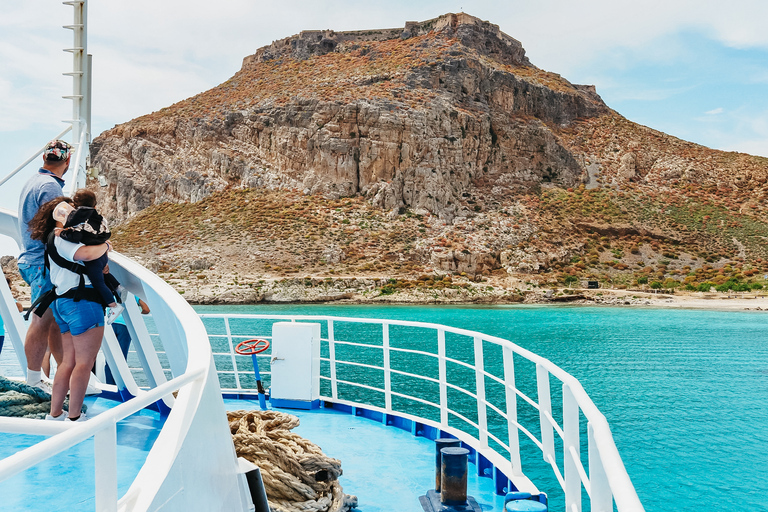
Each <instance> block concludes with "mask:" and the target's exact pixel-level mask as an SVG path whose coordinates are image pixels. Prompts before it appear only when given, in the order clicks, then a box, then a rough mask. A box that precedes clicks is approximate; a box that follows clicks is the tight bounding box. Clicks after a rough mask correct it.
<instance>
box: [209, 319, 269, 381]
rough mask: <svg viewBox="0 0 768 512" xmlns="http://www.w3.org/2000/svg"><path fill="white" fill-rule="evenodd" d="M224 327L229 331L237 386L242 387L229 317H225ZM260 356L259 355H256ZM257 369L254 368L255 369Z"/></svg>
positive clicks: (230, 349)
mask: <svg viewBox="0 0 768 512" xmlns="http://www.w3.org/2000/svg"><path fill="white" fill-rule="evenodd" d="M224 328H225V329H226V332H227V343H229V355H230V357H231V358H232V369H233V370H234V371H235V387H236V388H237V389H242V386H240V374H239V373H238V371H237V356H236V355H235V344H234V342H233V341H232V329H231V328H230V327H229V317H226V316H225V317H224ZM256 357H258V356H256ZM213 363H214V365H215V364H216V358H215V357H214V358H213ZM255 370H256V369H255V368H254V371H255Z"/></svg>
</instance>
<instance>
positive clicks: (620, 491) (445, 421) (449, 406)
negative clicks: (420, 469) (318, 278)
mask: <svg viewBox="0 0 768 512" xmlns="http://www.w3.org/2000/svg"><path fill="white" fill-rule="evenodd" d="M201 317H202V318H203V319H204V320H206V321H212V320H214V319H216V321H221V322H223V324H224V329H222V332H223V333H224V334H218V335H213V334H212V335H211V338H212V339H215V338H217V337H225V338H226V339H227V342H228V343H227V345H228V346H232V345H236V344H237V343H238V342H240V341H242V340H243V339H246V338H253V337H259V338H269V337H270V336H269V331H266V332H265V331H259V330H257V331H253V332H250V331H249V332H244V331H245V327H244V326H245V325H247V324H248V322H250V323H251V324H253V323H254V322H255V321H257V320H261V321H264V322H263V324H264V325H265V326H269V325H271V323H270V322H272V321H280V322H284V321H292V322H296V323H297V324H298V325H302V324H303V323H304V322H313V323H315V322H319V323H320V324H322V325H323V327H324V331H325V332H326V333H327V337H326V338H323V339H322V341H323V344H324V346H326V347H327V350H326V351H324V353H326V354H327V355H328V357H324V358H322V361H323V363H324V370H323V371H322V375H321V379H322V380H323V381H324V382H326V383H327V384H328V385H327V386H326V389H328V390H330V392H327V391H326V392H325V393H323V394H321V396H320V398H321V399H323V400H327V401H330V402H334V403H341V404H346V405H351V406H360V407H365V408H367V409H373V410H378V411H381V412H382V413H384V414H397V415H398V416H402V417H405V418H408V419H412V420H414V421H418V422H420V423H423V424H425V425H430V426H433V427H435V428H439V429H441V430H443V431H445V432H449V433H451V434H453V435H455V436H456V437H458V438H459V439H461V440H462V441H464V442H467V443H468V444H470V445H471V446H473V447H475V448H476V449H477V450H478V452H479V453H481V454H482V455H483V456H485V457H486V458H487V459H488V460H490V461H491V462H492V463H493V464H494V465H495V466H496V467H497V468H500V469H501V470H502V471H503V472H504V473H505V474H506V475H507V476H508V477H510V479H511V480H512V481H513V482H514V483H515V485H516V486H517V487H518V488H520V489H521V490H530V491H532V492H538V490H537V489H536V487H535V485H534V484H533V483H531V482H530V481H528V479H527V478H526V477H525V476H524V471H525V461H521V460H520V452H519V439H518V436H519V434H520V433H522V434H523V435H524V436H527V437H528V438H529V439H530V440H531V441H533V442H534V443H535V444H536V446H538V447H539V449H540V450H541V451H542V455H543V457H544V460H546V461H547V462H549V463H550V464H551V465H552V469H553V472H554V473H555V476H556V477H557V479H558V481H559V482H560V485H561V486H562V488H563V490H564V492H565V495H566V502H567V504H563V505H564V506H563V508H564V509H566V510H569V511H573V510H576V511H578V510H581V503H582V490H583V491H584V492H585V494H586V496H587V497H588V499H589V503H590V507H589V510H593V511H601V512H611V511H612V510H613V503H614V502H615V505H616V509H617V510H618V511H619V512H639V511H642V510H644V509H643V506H642V504H641V503H640V500H639V499H638V497H637V493H636V492H635V489H634V486H633V485H632V482H631V480H630V478H629V475H628V474H627V472H626V469H625V468H624V464H623V462H622V461H621V457H620V455H619V453H618V450H617V449H616V445H615V443H614V441H613V436H612V434H611V431H610V428H609V426H608V422H607V421H606V419H605V417H604V416H603V415H602V414H601V413H600V411H599V410H598V409H597V408H596V407H595V405H594V404H593V403H592V400H591V399H590V398H589V396H588V395H587V393H586V392H585V391H584V389H583V387H582V386H581V384H580V383H579V382H578V380H576V379H575V378H574V377H573V376H571V375H569V374H568V373H566V372H565V371H563V370H562V369H561V368H559V367H558V366H556V365H554V364H553V363H552V362H550V361H549V360H547V359H544V358H542V357H540V356H538V355H536V354H533V353H532V352H530V351H528V350H525V349H523V348H521V347H519V346H517V345H515V344H513V343H512V342H510V341H508V340H504V339H501V338H497V337H494V336H488V335H485V334H482V333H478V332H473V331H468V330H464V329H457V328H452V327H446V326H442V325H437V324H428V323H421V322H406V321H396V320H375V319H362V318H340V317H327V316H307V315H215V314H203V315H201ZM350 325H353V326H354V327H355V329H354V330H352V331H350V332H354V333H355V334H354V339H348V340H344V339H341V338H340V336H339V332H341V328H342V327H344V326H346V327H348V326H350ZM233 326H237V328H233ZM396 326H398V327H413V328H419V329H420V330H422V331H423V332H425V334H423V335H422V336H421V338H420V339H422V340H423V343H422V347H420V348H416V349H414V348H413V346H412V345H411V346H409V348H407V349H406V348H398V346H399V345H400V346H402V343H401V342H402V341H403V340H402V339H398V338H396V337H395V335H394V334H393V329H395V327H396ZM266 328H267V327H265V329H266ZM232 332H239V333H240V334H238V335H233V334H232ZM447 335H450V336H451V337H452V339H454V341H455V340H456V339H462V338H463V339H466V341H467V342H468V346H469V347H470V351H472V352H473V358H472V359H473V362H472V363H467V362H466V361H459V360H457V359H455V358H453V357H449V356H448V355H446V336H447ZM379 340H380V341H379ZM427 347H429V348H427ZM472 347H473V348H472ZM344 348H348V349H351V350H346V351H345V357H343V358H342V357H340V355H339V354H340V350H341V349H344ZM422 348H423V349H422ZM499 349H500V350H499ZM371 351H377V352H379V353H380V355H381V359H380V360H381V361H382V363H381V364H380V365H376V364H372V363H371V358H370V357H367V358H366V357H364V354H370V352H371ZM472 352H470V353H472ZM214 355H217V354H216V353H215V354H214ZM225 355H226V356H228V355H229V354H224V353H222V354H221V356H225ZM272 356H274V354H272ZM398 356H405V357H414V356H424V357H425V358H431V359H434V360H435V364H434V368H435V371H434V374H432V373H429V372H428V371H424V368H423V367H422V368H420V370H421V373H416V372H415V371H413V370H412V371H410V372H409V371H404V370H403V369H402V367H398V368H393V365H392V361H393V360H394V359H395V358H396V357H398ZM241 357H242V356H241ZM264 357H265V358H268V357H270V356H269V355H265V356H264ZM494 359H495V360H496V363H498V364H496V366H497V367H498V368H499V370H497V371H491V370H489V367H488V366H487V365H488V364H489V363H490V362H493V361H494ZM515 361H517V362H518V363H520V362H526V363H527V364H528V365H529V367H530V370H531V372H533V373H534V374H535V384H536V386H535V389H536V393H537V397H536V398H532V397H530V396H527V395H526V394H525V393H524V392H523V391H522V390H521V389H520V388H519V387H518V386H517V385H516V377H519V376H520V375H522V374H520V375H518V376H516V372H515ZM447 364H451V365H454V366H456V365H458V366H461V367H463V368H466V369H468V370H471V372H473V373H474V374H475V377H476V378H475V382H474V383H473V384H474V385H473V386H472V387H468V388H466V389H459V388H458V387H457V385H456V383H455V382H451V379H450V378H449V372H448V370H447V369H446V365H447ZM350 368H356V369H361V373H360V375H361V377H360V379H352V378H350V377H345V378H344V379H341V378H339V375H341V374H342V373H343V372H345V371H346V373H345V375H349V371H347V370H349V369H350ZM365 369H377V370H379V371H381V372H382V373H383V375H382V376H381V379H380V380H379V379H378V378H377V379H375V380H376V381H380V382H381V383H382V384H380V385H377V384H376V382H373V381H371V379H369V378H365V373H364V371H365ZM239 371H240V372H241V373H247V370H239ZM273 371H274V367H273ZM232 373H233V372H232V371H228V370H226V371H222V372H220V378H221V379H223V380H227V379H228V380H232V379H231V374H232ZM261 373H262V378H263V379H264V378H265V377H267V376H268V373H267V372H261ZM401 376H406V377H408V378H411V379H414V382H421V383H422V385H418V384H414V385H413V386H409V387H408V392H403V390H402V389H400V390H399V391H395V390H393V387H392V382H393V379H394V378H396V377H401ZM271 377H272V379H273V380H272V382H273V385H274V382H275V381H274V375H272V376H271ZM551 379H555V381H556V382H559V387H560V388H561V389H562V397H563V398H562V408H561V409H560V411H561V412H559V413H558V415H559V416H560V421H558V419H557V418H556V417H555V416H553V403H552V393H551V389H550V380H551ZM240 381H242V377H241V380H240ZM240 381H238V382H240ZM481 383H482V384H481ZM485 383H498V384H501V385H503V387H504V393H503V394H500V395H498V396H496V397H492V396H490V395H488V394H487V393H486V385H485ZM434 385H436V387H437V390H438V392H437V393H436V396H437V397H438V398H437V399H438V401H439V403H438V402H434V401H433V400H431V399H430V398H429V397H427V396H425V394H424V393H423V391H424V389H426V388H428V387H429V386H434ZM343 388H346V389H350V388H353V389H357V390H359V391H374V392H377V393H379V396H380V397H381V400H380V401H378V402H377V403H372V402H371V400H370V399H369V400H366V401H361V400H360V399H359V398H356V397H355V393H354V392H346V393H345V392H342V389H343ZM449 390H450V391H452V392H454V391H455V392H461V393H463V394H465V395H467V396H469V397H471V399H472V400H473V402H474V403H476V404H477V412H476V418H477V421H474V420H473V419H470V418H468V417H467V415H468V413H467V412H466V411H465V410H461V411H460V410H457V408H456V407H455V406H454V404H453V403H452V402H451V401H450V400H449ZM225 391H228V392H230V391H231V392H237V393H253V392H254V390H253V389H251V388H239V389H231V388H229V389H225ZM394 399H406V400H408V401H411V403H415V404H417V405H418V404H420V405H424V406H426V408H427V409H430V408H431V409H434V410H435V411H437V415H436V416H437V417H439V418H440V420H439V421H433V420H430V419H427V418H425V417H424V416H420V415H419V414H418V413H417V414H414V412H413V410H412V409H411V408H409V407H403V406H401V405H394V403H393V402H394ZM400 402H401V403H402V400H401V401H400ZM525 407H530V408H532V409H533V410H534V412H535V414H536V415H537V417H538V426H539V429H540V430H539V435H538V436H537V435H535V434H534V433H533V432H532V429H527V428H525V427H524V426H523V425H521V424H520V423H519V422H518V421H519V411H518V410H519V409H521V408H525ZM489 414H495V415H498V416H501V417H502V418H503V420H504V422H505V424H506V425H508V426H509V427H510V428H509V429H508V438H507V439H501V438H500V436H497V435H495V434H494V433H493V431H492V429H491V428H490V427H489V422H488V417H489ZM581 416H583V417H584V418H586V421H587V429H586V431H587V434H588V440H587V445H588V450H587V453H586V454H583V453H581V450H580V445H581V441H582V439H581V433H580V432H581V429H580V428H579V421H580V417H581ZM457 419H458V420H460V421H456V420H457ZM458 424H463V425H464V427H466V428H464V427H457V425H458ZM471 431H475V432H471ZM556 439H557V440H558V441H557V442H556V441H555V440H556ZM491 441H492V442H493V443H494V445H495V446H496V447H501V449H502V450H503V451H502V452H501V453H500V452H499V451H497V449H495V448H494V447H491V446H489V443H490V442H491ZM557 447H560V448H559V449H558V448H557ZM585 456H586V459H585V458H584V457H585ZM585 466H586V467H587V468H588V469H589V472H588V473H587V471H586V470H585ZM550 506H551V507H557V508H559V507H558V506H557V505H556V504H550Z"/></svg>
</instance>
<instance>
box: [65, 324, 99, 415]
mask: <svg viewBox="0 0 768 512" xmlns="http://www.w3.org/2000/svg"><path fill="white" fill-rule="evenodd" d="M103 337H104V327H94V328H92V329H90V330H88V331H85V332H84V333H83V334H79V335H77V336H73V337H72V344H73V346H74V349H75V350H74V351H75V368H74V369H73V370H72V375H71V377H70V378H69V417H70V418H75V417H77V416H80V412H81V411H82V409H83V399H84V398H85V391H86V388H88V381H89V380H90V378H91V368H93V365H94V363H96V355H97V354H98V353H99V348H100V347H101V339H102V338H103Z"/></svg>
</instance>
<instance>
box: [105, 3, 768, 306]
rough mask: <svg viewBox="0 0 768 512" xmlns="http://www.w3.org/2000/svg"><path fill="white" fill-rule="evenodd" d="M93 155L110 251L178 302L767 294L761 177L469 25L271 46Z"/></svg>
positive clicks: (425, 25) (329, 34)
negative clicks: (607, 290) (328, 285)
mask: <svg viewBox="0 0 768 512" xmlns="http://www.w3.org/2000/svg"><path fill="white" fill-rule="evenodd" d="M92 150H93V152H92V165H93V166H94V167H96V168H97V169H98V171H99V172H100V173H101V175H103V176H104V177H105V178H106V186H104V187H101V186H99V185H98V184H96V183H93V184H91V186H92V187H93V189H94V190H95V191H96V192H97V194H98V196H99V199H100V209H101V210H102V211H103V212H104V213H105V214H106V216H107V217H108V219H109V220H110V221H112V222H116V221H117V222H121V221H126V220H128V221H129V222H125V223H124V224H123V225H122V226H120V227H119V228H118V229H116V230H115V236H114V238H113V239H114V240H115V242H116V244H117V245H118V247H119V250H121V251H122V252H126V253H128V254H129V255H131V256H134V257H137V258H139V259H140V260H141V261H143V262H144V263H146V264H147V265H148V266H149V267H150V268H152V269H153V270H157V271H158V272H160V273H161V275H163V276H164V277H165V278H166V279H168V280H169V281H171V282H174V280H177V279H178V283H181V282H186V283H187V284H186V285H180V284H179V285H178V286H179V287H180V289H186V290H190V284H189V283H197V284H198V285H200V284H202V283H208V284H209V288H210V289H211V290H213V289H216V290H219V292H220V293H230V292H231V293H232V294H233V295H232V297H235V296H236V297H241V298H242V297H251V298H253V297H262V298H259V299H258V300H267V299H264V298H263V297H266V296H267V295H269V293H272V292H269V293H267V292H265V291H264V290H265V288H263V286H262V284H263V283H264V281H265V280H270V279H288V278H291V279H296V278H298V277H301V276H302V275H303V276H306V277H305V278H304V281H302V282H304V283H305V286H308V287H315V285H314V284H312V283H314V281H313V280H315V279H318V276H320V277H322V279H321V280H322V281H323V282H324V283H325V280H326V279H333V278H337V277H338V276H347V277H349V278H358V277H360V278H364V279H365V280H372V281H370V283H368V281H366V282H367V283H368V284H366V285H365V286H363V287H362V288H360V287H358V288H359V289H360V290H362V289H363V288H365V289H366V290H368V291H370V292H371V293H379V292H380V293H382V294H384V295H387V296H389V294H390V293H395V290H400V289H411V288H414V289H419V290H427V293H432V292H433V291H434V290H436V289H439V290H443V289H445V290H453V291H456V290H458V288H456V287H457V286H458V287H462V286H469V283H470V282H471V283H475V284H472V285H471V286H473V287H474V288H472V289H471V293H480V292H481V291H482V289H483V288H484V289H485V290H486V291H487V290H488V288H490V285H489V286H483V285H477V284H476V283H478V282H481V281H483V280H485V279H489V280H490V282H491V283H493V285H494V286H496V287H501V288H497V289H496V290H497V291H498V290H499V289H503V290H506V291H503V292H499V293H502V295H504V296H509V297H514V298H513V299H512V298H511V299H509V300H518V299H520V297H521V295H520V294H521V293H522V292H523V291H525V290H526V289H533V288H536V287H538V286H541V285H547V284H554V283H560V284H572V283H573V282H574V281H576V280H579V279H585V280H586V279H589V280H599V281H601V282H602V283H603V284H604V285H608V286H621V287H630V286H631V287H639V286H641V285H647V284H649V283H650V284H652V285H654V286H655V287H656V288H659V287H661V286H664V287H676V286H688V287H694V288H696V289H702V290H709V289H710V285H713V286H714V285H717V286H730V285H728V283H732V284H733V283H739V286H747V285H749V286H752V285H761V283H756V282H754V280H755V279H756V277H755V276H761V275H768V248H767V247H766V246H765V243H764V241H765V240H766V239H768V223H767V222H765V221H764V219H765V215H764V212H765V210H766V208H768V159H765V158H759V157H752V156H749V155H743V154H736V153H724V152H720V151H714V150H710V149H708V148H704V147H701V146H698V145H696V144H692V143H689V142H685V141H681V140H679V139H676V138H674V137H671V136H668V135H666V134H663V133H661V132H658V131H655V130H652V129H650V128H646V127H643V126H640V125H637V124H635V123H632V122H630V121H628V120H627V119H624V118H623V117H621V116H620V115H618V114H617V113H615V112H613V111H612V110H610V109H609V108H608V107H607V106H606V105H605V104H604V103H603V102H602V100H601V99H600V97H599V96H598V95H597V94H596V92H595V89H594V87H590V86H580V85H573V84H571V83H569V82H568V81H567V80H565V79H563V78H562V77H560V76H559V75H556V74H554V73H549V72H546V71H543V70H541V69H538V68H537V67H535V66H534V65H532V64H531V63H530V62H529V61H528V59H527V58H526V56H525V51H524V50H523V47H522V45H521V44H520V43H519V42H518V41H516V40H515V39H513V38H511V37H509V36H507V35H506V34H504V33H502V32H501V31H500V30H499V28H498V27H497V26H495V25H492V24H490V23H488V22H484V21H481V20H479V19H477V18H473V17H471V16H468V15H464V14H460V15H455V14H448V15H445V16H441V17H439V18H436V19H434V20H429V21H426V22H421V23H407V24H406V25H405V27H404V28H398V29H388V30H371V31H361V32H334V31H307V32H302V33H301V34H298V35H296V36H293V37H289V38H286V39H283V40H280V41H276V42H274V43H273V44H271V45H269V46H267V47H264V48H261V49H259V50H258V51H257V52H256V53H255V54H254V55H251V56H248V57H246V58H245V59H244V61H243V66H242V69H241V70H240V71H238V72H237V73H236V74H235V75H234V76H233V77H232V78H231V79H229V80H228V81H226V82H225V83H223V84H221V85H220V86H218V87H216V88H214V89H211V90H210V91H207V92H204V93H202V94H199V95H197V96H195V97H192V98H189V99H186V100H184V101H181V102H179V103H177V104H175V105H172V106H170V107H168V108H164V109H162V110H160V111H158V112H155V113H152V114H149V115H146V116H143V117H141V118H138V119H135V120H133V121H130V122H128V123H125V124H122V125H119V126H116V127H115V128H113V129H112V130H109V131H107V132H104V133H103V134H102V135H100V136H99V137H98V138H96V140H95V141H94V143H93V145H92ZM186 203H193V204H186ZM451 275H452V276H453V277H454V278H455V280H456V281H455V282H453V281H451V280H450V279H446V278H447V277H449V276H451ZM390 278H391V279H390ZM382 279H384V280H383V281H382ZM393 280H394V282H390V281H393ZM300 281H301V280H299V281H296V283H295V284H297V285H298V284H301V283H300ZM747 281H748V282H747ZM764 281H765V282H766V284H767V285H768V279H765V280H764ZM225 282H226V283H227V286H229V288H228V290H229V291H226V292H224V291H222V290H223V288H224V284H223V283H225ZM307 282H309V283H310V284H309V285H306V283H307ZM371 283H374V284H371ZM382 283H383V284H382ZM310 285H311V286H310ZM182 286H183V287H184V288H182ZM291 286H292V287H293V285H291ZM361 286H362V285H361ZM219 287H221V288H219ZM526 287H527V288H526ZM193 288H195V289H198V288H200V286H193ZM209 288H206V290H208V289H209ZM320 288H323V287H320ZM352 288H355V287H352ZM369 288H370V289H369ZM200 289H202V288H200ZM260 289H261V291H260V292H259V291H258V290H260ZM292 289H293V288H292ZM355 289H357V288H355ZM376 290H378V291H376ZM462 290H464V291H463V292H461V293H460V294H459V295H460V296H461V297H462V298H461V300H464V298H463V297H464V295H463V294H464V293H465V292H466V293H470V292H469V291H467V290H468V288H466V287H465V288H462ZM337 291H338V290H337ZM219 292H217V293H219ZM195 293H203V292H195ZM205 293H208V292H205ZM254 293H255V295H254ZM318 293H319V292H318ZM323 293H325V292H323ZM334 293H335V292H334ZM339 293H340V294H341V295H345V294H346V292H344V291H340V292H339ZM354 293H357V292H354ZM366 293H368V292H366ZM452 293H453V292H452ZM456 293H459V292H458V291H456ZM493 293H496V292H493ZM289 295H290V294H289ZM310 295H311V294H310ZM321 295H322V296H325V295H323V294H321ZM290 296H293V295H290ZM311 296H313V297H314V296H315V295H311ZM477 296H478V297H480V296H481V295H477ZM457 297H458V295H457ZM199 300H202V299H199ZM233 300H235V299H233ZM237 300H241V299H237ZM242 300H256V299H247V298H246V299H242ZM457 300H459V299H457Z"/></svg>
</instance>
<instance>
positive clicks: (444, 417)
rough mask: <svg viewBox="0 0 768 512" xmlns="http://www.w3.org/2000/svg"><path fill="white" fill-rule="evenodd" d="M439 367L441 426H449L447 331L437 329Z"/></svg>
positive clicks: (444, 427)
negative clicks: (446, 362) (446, 358)
mask: <svg viewBox="0 0 768 512" xmlns="http://www.w3.org/2000/svg"><path fill="white" fill-rule="evenodd" d="M437 367H438V379H439V380H440V426H441V427H442V428H443V430H445V429H446V428H447V427H448V385H447V382H448V370H447V368H446V364H445V331H444V330H442V329H438V330H437Z"/></svg>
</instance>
